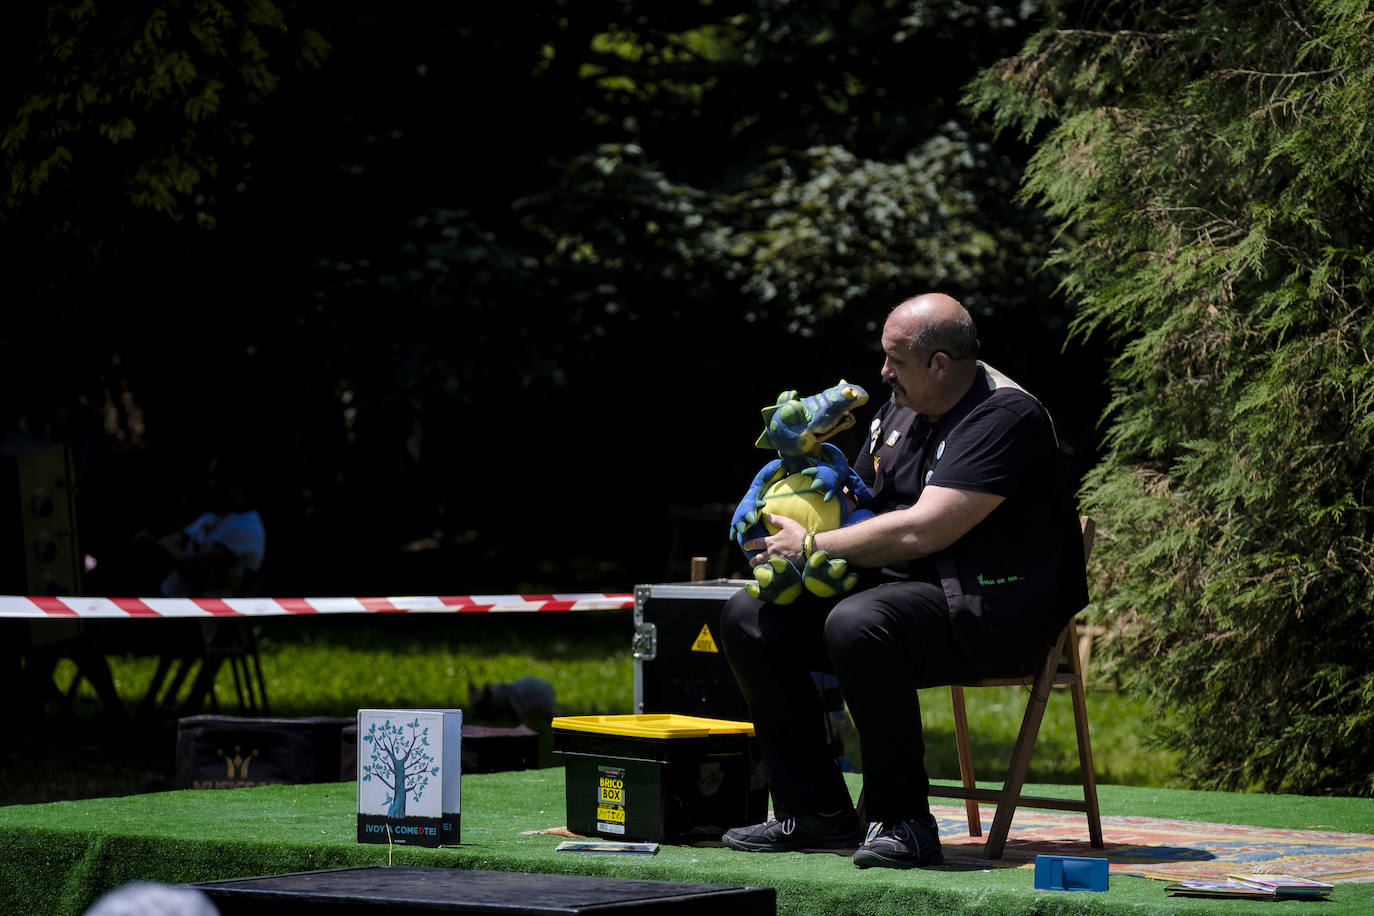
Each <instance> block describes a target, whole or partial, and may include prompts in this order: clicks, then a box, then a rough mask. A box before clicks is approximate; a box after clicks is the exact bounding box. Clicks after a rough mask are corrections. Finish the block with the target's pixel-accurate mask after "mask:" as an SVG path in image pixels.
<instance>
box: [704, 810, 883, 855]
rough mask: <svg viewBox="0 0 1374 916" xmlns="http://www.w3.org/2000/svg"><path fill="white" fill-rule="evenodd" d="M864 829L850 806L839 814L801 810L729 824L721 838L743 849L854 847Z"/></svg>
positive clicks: (749, 850)
mask: <svg viewBox="0 0 1374 916" xmlns="http://www.w3.org/2000/svg"><path fill="white" fill-rule="evenodd" d="M865 835H866V831H865V830H864V826H863V825H862V824H860V823H859V817H858V815H856V814H855V813H854V810H853V809H852V808H851V809H850V810H847V811H841V812H839V813H838V814H831V815H820V814H803V815H799V816H798V817H789V818H787V819H786V820H781V821H768V822H767V823H764V824H754V825H753V826H752V827H732V828H730V829H729V830H727V831H725V835H724V836H722V837H721V838H720V839H721V842H723V843H724V844H725V845H726V846H729V847H730V848H731V849H739V850H742V851H744V852H796V851H798V850H801V851H806V850H810V849H854V848H856V847H857V846H859V844H861V843H862V842H863V841H864V836H865Z"/></svg>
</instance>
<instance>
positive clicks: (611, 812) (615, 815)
mask: <svg viewBox="0 0 1374 916" xmlns="http://www.w3.org/2000/svg"><path fill="white" fill-rule="evenodd" d="M596 819H597V820H598V821H609V822H610V823H612V824H623V823H625V809H624V808H614V807H612V806H610V805H597V806H596Z"/></svg>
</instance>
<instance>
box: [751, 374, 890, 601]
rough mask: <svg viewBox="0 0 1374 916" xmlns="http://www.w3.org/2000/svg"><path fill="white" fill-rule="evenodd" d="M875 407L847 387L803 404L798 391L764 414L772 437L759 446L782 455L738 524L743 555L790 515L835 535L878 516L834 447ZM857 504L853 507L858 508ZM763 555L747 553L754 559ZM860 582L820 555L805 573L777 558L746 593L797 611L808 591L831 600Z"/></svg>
mask: <svg viewBox="0 0 1374 916" xmlns="http://www.w3.org/2000/svg"><path fill="white" fill-rule="evenodd" d="M867 402H868V393H867V392H865V391H864V390H863V389H862V388H860V387H859V386H858V385H853V384H850V383H849V382H846V381H844V380H843V379H841V380H840V383H839V384H838V385H835V386H834V387H833V388H827V389H826V390H825V391H822V392H821V393H820V394H813V395H811V396H810V397H805V398H799V397H798V396H797V392H795V391H784V392H783V393H782V394H780V395H778V400H777V403H775V404H771V405H769V406H768V407H765V408H763V419H764V430H763V435H761V436H759V438H758V442H756V443H755V444H756V445H757V446H758V447H759V448H771V449H776V450H777V453H778V457H776V458H774V459H773V460H772V461H769V462H768V463H767V464H765V465H764V466H763V468H762V469H761V470H760V471H759V472H758V474H757V475H755V477H754V482H753V484H751V485H750V487H749V492H748V493H746V494H745V495H744V499H742V500H740V503H739V507H738V508H736V509H735V515H734V518H733V519H731V521H730V539H731V540H733V541H736V542H738V543H739V545H740V548H741V549H742V550H743V548H744V543H745V542H746V541H750V540H753V539H755V538H760V537H764V536H765V535H769V534H774V533H775V532H776V531H777V529H776V528H775V527H773V526H772V525H770V524H768V522H767V521H766V516H767V515H769V514H775V515H783V516H786V517H787V518H790V519H793V520H795V521H797V522H799V523H800V524H801V525H802V526H803V527H804V528H806V529H807V530H808V531H811V532H816V531H829V530H830V529H832V528H839V527H842V526H844V525H850V524H853V523H854V522H856V521H860V520H861V519H865V518H869V517H871V516H872V515H873V513H872V512H871V511H869V510H868V509H867V508H866V506H867V505H868V504H869V503H870V502H871V501H872V499H873V497H872V495H871V494H870V493H869V491H868V487H867V486H866V485H865V484H864V482H863V481H862V480H861V479H860V478H859V475H858V474H857V473H855V471H854V469H853V468H852V467H850V466H849V462H848V461H847V460H846V459H845V457H844V452H842V451H840V449H839V448H838V447H837V446H835V445H833V444H831V443H830V442H828V441H826V440H828V439H830V438H832V437H833V436H834V435H835V434H836V433H839V432H841V431H843V430H846V429H848V428H849V427H851V426H853V425H854V422H855V420H854V413H853V411H854V408H856V407H860V406H862V405H863V404H865V403H867ZM851 499H853V504H852V505H851V502H850V500H851ZM758 553H760V551H757V550H752V551H751V550H745V551H744V554H745V556H747V557H750V558H753V557H754V556H756V555H757V554H758ZM857 581H858V575H857V574H855V573H853V572H850V571H849V564H848V563H847V562H845V561H844V560H843V559H832V558H831V557H829V556H827V555H826V553H825V551H823V550H814V551H812V552H811V554H810V556H809V557H807V558H806V559H805V561H804V562H803V563H802V568H801V569H798V568H797V567H796V566H795V565H794V564H793V563H791V562H789V561H788V559H787V558H786V557H771V558H769V560H768V561H767V562H766V563H760V564H759V565H758V566H755V567H754V581H753V582H750V583H749V584H748V585H746V586H745V591H747V592H748V593H749V594H750V595H753V596H754V597H755V598H762V599H763V600H764V601H769V602H772V603H773V604H791V603H792V602H793V601H795V600H797V597H798V596H799V595H801V593H802V589H803V588H805V589H806V590H807V591H810V592H812V593H813V594H816V595H821V596H831V595H838V594H840V593H841V592H846V591H848V590H849V589H851V588H853V587H854V583H855V582H857Z"/></svg>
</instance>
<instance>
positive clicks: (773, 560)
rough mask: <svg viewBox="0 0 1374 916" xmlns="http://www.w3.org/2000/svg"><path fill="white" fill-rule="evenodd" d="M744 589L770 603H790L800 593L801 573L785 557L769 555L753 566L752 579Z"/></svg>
mask: <svg viewBox="0 0 1374 916" xmlns="http://www.w3.org/2000/svg"><path fill="white" fill-rule="evenodd" d="M744 590H745V591H746V592H748V593H749V594H750V595H751V596H753V597H755V598H759V599H761V600H763V601H767V602H770V603H772V604H791V603H792V602H793V601H796V600H797V596H798V595H800V594H801V593H802V575H801V573H799V572H797V567H795V566H793V565H792V564H791V563H789V562H787V558H786V557H770V558H769V559H768V562H766V563H760V564H759V565H758V566H755V567H754V581H753V582H750V583H749V584H748V585H746V586H744Z"/></svg>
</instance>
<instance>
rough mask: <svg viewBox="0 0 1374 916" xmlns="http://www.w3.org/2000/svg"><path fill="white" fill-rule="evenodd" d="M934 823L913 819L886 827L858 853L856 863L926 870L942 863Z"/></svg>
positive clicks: (861, 847)
mask: <svg viewBox="0 0 1374 916" xmlns="http://www.w3.org/2000/svg"><path fill="white" fill-rule="evenodd" d="M934 821H935V819H934V818H931V819H930V822H929V823H926V822H923V821H920V820H916V819H914V818H913V819H912V820H909V821H902V822H901V823H900V824H897V825H895V826H892V827H888V826H887V825H886V824H884V825H883V829H882V830H881V831H879V833H878V835H877V836H875V837H874V838H873V839H871V840H869V841H868V842H867V843H865V844H864V845H863V846H860V847H859V848H858V849H857V850H855V852H854V864H855V865H857V866H859V867H860V868H871V867H875V866H876V867H878V868H924V867H925V866H927V865H940V864H943V863H944V861H945V854H944V853H943V852H942V851H941V850H940V837H939V835H938V834H937V833H936V832H935V823H934Z"/></svg>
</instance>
